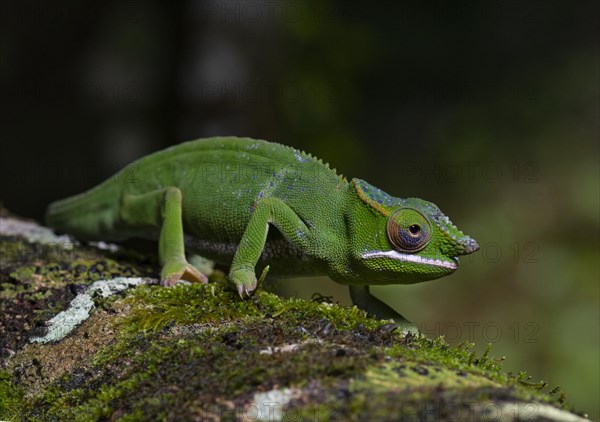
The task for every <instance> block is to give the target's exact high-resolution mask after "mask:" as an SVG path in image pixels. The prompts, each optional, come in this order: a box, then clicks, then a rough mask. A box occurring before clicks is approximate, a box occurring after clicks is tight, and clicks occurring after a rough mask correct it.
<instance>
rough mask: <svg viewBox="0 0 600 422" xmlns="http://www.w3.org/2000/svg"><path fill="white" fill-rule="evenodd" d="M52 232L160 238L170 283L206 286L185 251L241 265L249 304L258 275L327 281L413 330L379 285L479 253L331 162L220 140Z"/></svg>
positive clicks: (111, 187)
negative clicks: (376, 292) (373, 290)
mask: <svg viewBox="0 0 600 422" xmlns="http://www.w3.org/2000/svg"><path fill="white" fill-rule="evenodd" d="M46 222H47V224H48V225H49V226H50V227H53V228H55V229H56V230H57V231H61V232H67V233H71V234H73V235H75V236H76V237H78V238H80V239H83V240H105V241H120V240H125V239H127V238H133V237H137V238H145V239H152V240H158V252H159V261H160V265H161V268H162V269H161V284H162V285H163V286H171V285H173V284H175V283H176V282H177V281H178V280H179V279H185V280H188V281H192V282H202V283H205V282H206V281H207V277H206V276H205V275H204V274H202V273H201V272H199V271H198V270H197V269H196V268H194V267H193V266H192V265H190V264H189V263H188V260H187V259H186V255H185V252H186V251H187V252H188V253H195V254H199V255H201V256H203V257H205V258H208V259H211V260H213V261H215V262H218V263H221V264H227V265H230V266H231V269H230V272H229V280H230V282H232V283H233V284H234V285H235V286H236V287H237V290H238V292H239V294H240V296H241V297H242V298H245V297H249V296H250V295H251V294H252V293H253V291H254V290H255V289H256V286H257V277H256V270H257V269H258V270H259V272H260V273H261V274H262V276H261V279H262V278H263V277H264V276H265V275H266V272H267V271H269V274H270V275H272V276H275V277H286V276H311V275H328V276H329V277H331V278H332V279H333V280H334V281H336V282H338V283H341V284H346V285H349V286H350V295H351V298H352V301H353V302H354V304H356V305H357V306H358V307H360V308H362V309H364V310H366V311H367V312H370V313H372V314H375V315H376V316H378V317H379V318H386V319H387V318H392V319H395V320H396V321H397V322H398V323H399V324H409V323H408V321H406V320H405V319H404V318H402V317H401V316H400V315H399V314H398V313H396V312H395V311H394V310H393V309H392V308H391V307H389V306H388V305H386V304H385V303H384V302H382V301H380V300H379V299H377V298H375V297H374V296H372V295H371V294H370V293H369V285H381V284H409V283H417V282H421V281H425V280H431V279H435V278H439V277H442V276H445V275H448V274H450V273H452V272H454V271H455V270H456V269H457V268H458V258H457V256H459V255H465V254H470V253H472V252H474V251H476V250H478V249H479V246H478V244H477V242H476V241H475V240H473V239H471V238H470V237H468V236H465V235H464V234H463V233H462V232H461V231H459V230H458V229H457V228H456V227H455V226H454V225H453V224H452V223H451V222H450V220H449V219H448V217H446V216H445V215H444V214H443V213H442V212H441V211H440V210H439V209H438V207H437V206H435V205H434V204H432V203H430V202H427V201H424V200H421V199H418V198H407V199H401V198H395V197H393V196H390V195H388V194H386V193H385V192H383V191H381V190H380V189H378V188H376V187H374V186H372V185H370V184H368V183H367V182H365V181H363V180H360V179H352V180H350V181H348V180H347V179H346V178H344V177H343V176H341V175H338V174H337V173H336V171H335V170H333V169H330V168H329V166H328V165H327V164H325V163H323V162H322V161H321V160H318V159H316V158H314V157H313V156H311V155H309V154H306V153H304V152H302V151H299V150H296V149H293V148H291V147H287V146H284V145H280V144H276V143H271V142H267V141H262V140H255V139H250V138H236V137H216V138H208V139H199V140H195V141H190V142H185V143H182V144H179V145H175V146H173V147H170V148H167V149H165V150H162V151H159V152H156V153H154V154H151V155H148V156H146V157H143V158H141V159H139V160H137V161H135V162H133V163H131V164H129V165H128V166H126V167H125V168H124V169H122V170H121V171H119V172H118V173H117V174H116V175H115V176H113V177H112V178H110V179H108V180H106V181H105V182H103V183H101V184H100V185H98V186H96V187H94V188H92V189H91V190H89V191H87V192H84V193H82V194H79V195H76V196H73V197H70V198H67V199H63V200H60V201H57V202H54V203H52V204H51V205H50V206H49V207H48V210H47V214H46Z"/></svg>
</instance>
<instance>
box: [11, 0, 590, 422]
mask: <svg viewBox="0 0 600 422" xmlns="http://www.w3.org/2000/svg"><path fill="white" fill-rule="evenodd" d="M598 22H600V15H599V2H597V1H550V0H543V1H512V0H507V1H486V0H484V1H465V2H438V1H395V2H391V1H390V2H380V3H375V2H372V3H367V2H348V1H302V0H292V1H289V2H283V1H277V0H265V1H258V0H256V1H255V0H248V1H187V2H172V4H169V5H167V3H166V2H164V3H163V2H157V1H141V0H136V1H108V0H106V1H95V2H72V1H54V0H47V1H41V0H40V1H17V0H14V1H2V3H1V7H0V105H1V107H2V112H1V113H0V142H1V155H0V200H2V201H3V203H4V206H6V207H7V208H8V209H9V210H11V211H13V212H14V213H17V214H21V215H24V216H28V217H32V218H35V219H38V220H39V219H41V218H42V216H43V212H44V209H45V207H46V205H47V204H48V203H49V202H51V201H53V200H56V199H58V198H61V197H65V196H68V195H72V194H75V193H78V192H80V191H82V190H85V189H87V188H89V187H91V186H93V185H94V184H96V183H98V182H100V181H102V180H103V179H104V178H106V177H108V176H110V175H111V174H113V173H114V172H115V171H117V170H118V169H119V168H121V167H122V166H123V165H125V164H126V163H128V162H130V161H132V160H134V159H136V158H138V157H140V156H143V155H145V154H148V153H150V152H152V151H155V150H158V149H162V148H164V147H166V146H169V145H173V144H176V143H179V142H182V141H184V140H189V139H194V138H199V137H207V136H212V135H243V136H251V137H256V138H262V139H267V140H272V141H278V142H281V143H285V144H287V145H292V146H294V147H298V148H301V149H304V150H307V151H310V152H312V153H314V154H316V155H318V156H319V157H322V158H324V159H325V160H327V161H329V162H330V163H331V164H332V165H333V166H334V167H336V168H338V169H339V170H340V171H341V172H342V173H344V174H345V175H347V176H349V177H360V178H363V179H365V180H368V181H369V182H371V183H373V184H375V185H377V186H378V187H381V188H382V189H384V190H386V191H387V192H389V193H391V194H394V195H396V196H401V197H405V196H418V197H422V198H424V199H428V200H430V201H432V202H434V203H436V204H437V205H438V206H440V208H441V209H442V210H444V211H445V213H446V214H447V215H449V216H450V218H451V219H452V220H453V222H454V223H455V224H456V225H458V226H459V228H461V229H462V230H463V231H464V232H465V233H468V234H469V235H472V236H473V237H475V238H476V239H477V240H479V242H480V243H481V245H482V250H481V251H480V252H479V253H478V254H477V255H475V256H473V257H472V258H466V259H463V265H462V268H461V269H460V270H459V271H458V272H457V273H456V274H454V275H452V276H451V277H448V278H443V279H440V280H437V281H432V282H429V283H423V284H420V285H414V286H390V287H381V288H376V289H374V291H375V293H376V294H378V295H379V296H381V297H385V298H386V300H387V301H388V302H389V303H391V304H392V305H394V306H395V307H396V308H397V309H399V310H400V312H401V313H403V314H404V315H405V316H406V317H408V318H409V319H411V320H413V321H415V322H416V323H417V324H418V325H419V326H420V327H421V329H422V330H423V331H424V332H425V333H427V334H428V335H430V336H435V335H445V336H446V338H447V340H448V341H449V342H451V343H453V344H455V343H460V342H463V341H469V342H475V343H476V349H477V350H479V351H482V350H483V349H484V348H485V347H486V345H487V343H492V344H493V345H494V348H493V351H494V352H493V353H494V354H495V355H497V356H506V360H505V363H504V366H505V368H506V369H507V370H510V371H513V372H516V371H518V370H526V371H527V372H528V373H529V374H530V375H532V377H533V380H534V381H536V380H539V379H544V380H546V381H548V382H549V384H550V386H551V387H554V386H556V385H559V386H560V387H562V389H563V390H564V391H565V392H566V394H567V400H568V401H569V402H570V403H572V404H574V405H575V406H576V408H577V409H579V410H582V411H585V412H587V413H589V414H590V416H592V417H595V418H597V417H599V416H600V411H599V407H598V397H599V395H600V393H599V378H600V369H599V363H598V362H599V354H600V352H599V330H600V328H599V320H600V315H599V280H600V274H599V272H600V264H599V261H600V259H599V243H598V242H599V241H598V233H599V195H600V193H599V182H598V181H599V177H600V175H599V160H600V153H599V141H600V139H599V115H600V110H599V107H600V100H599V99H600V93H599V78H600V76H599V54H600V52H599V38H600V34H599V32H598V27H599V26H598ZM281 284H282V288H283V289H286V290H287V291H288V293H289V294H298V295H300V296H303V297H310V295H311V294H312V293H314V292H317V291H318V292H321V293H322V294H334V295H335V297H336V299H337V300H339V301H340V302H342V303H349V302H348V297H347V293H346V290H345V288H342V287H340V286H337V285H335V284H334V283H332V282H329V281H327V280H326V279H317V280H314V279H313V280H310V281H307V280H293V281H286V282H285V283H281Z"/></svg>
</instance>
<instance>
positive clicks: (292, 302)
mask: <svg viewBox="0 0 600 422" xmlns="http://www.w3.org/2000/svg"><path fill="white" fill-rule="evenodd" d="M127 303H129V304H130V305H131V306H132V307H133V310H132V313H131V317H130V318H129V319H128V321H127V323H128V324H129V325H132V326H134V327H135V328H136V329H139V330H142V331H159V330H161V329H163V328H164V327H165V326H167V325H168V324H176V325H186V324H192V323H196V324H202V323H217V322H220V321H236V320H240V319H244V318H251V317H264V316H268V317H270V318H273V319H278V318H279V319H286V320H287V321H288V323H289V324H291V325H297V324H300V323H302V321H304V320H305V319H312V318H320V319H326V320H327V321H328V322H330V323H331V324H332V325H333V326H335V328H337V329H341V330H350V329H352V328H354V327H356V325H358V324H362V325H363V326H365V327H367V328H376V327H378V326H381V325H383V324H382V323H381V322H380V321H376V320H374V319H372V318H369V317H368V316H367V315H366V313H365V312H364V311H362V310H360V309H358V308H356V307H352V308H342V307H340V306H337V305H333V304H330V303H325V302H317V301H311V302H308V301H305V300H301V299H287V300H284V299H282V298H280V297H279V296H277V295H274V294H271V293H267V292H264V291H259V292H257V294H256V295H255V296H254V297H253V298H252V300H248V301H241V300H239V298H238V297H237V293H234V292H233V291H230V290H227V289H226V288H223V287H221V286H219V285H214V284H209V285H198V284H196V285H191V286H184V285H177V286H175V287H173V288H170V289H164V288H161V287H158V286H142V287H140V288H138V289H136V290H135V292H134V293H133V294H132V295H131V296H130V297H129V298H128V299H127Z"/></svg>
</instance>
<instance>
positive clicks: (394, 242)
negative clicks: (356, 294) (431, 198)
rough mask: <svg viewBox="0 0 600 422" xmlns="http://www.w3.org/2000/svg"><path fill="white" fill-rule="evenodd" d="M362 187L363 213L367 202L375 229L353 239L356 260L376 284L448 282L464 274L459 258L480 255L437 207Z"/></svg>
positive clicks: (477, 247) (360, 186) (365, 227)
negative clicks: (442, 279) (451, 276)
mask: <svg viewBox="0 0 600 422" xmlns="http://www.w3.org/2000/svg"><path fill="white" fill-rule="evenodd" d="M359 182H361V184H360V185H357V186H358V187H357V190H358V189H360V190H359V197H361V196H362V198H360V199H361V201H360V202H362V205H361V208H364V205H365V202H366V205H368V207H367V208H368V209H369V208H370V211H371V212H370V216H369V217H367V218H368V220H370V221H371V224H363V225H362V228H361V230H360V232H361V233H360V234H358V236H357V235H355V236H353V238H354V239H353V242H352V243H354V245H353V249H354V250H355V254H354V256H355V257H356V260H355V262H356V263H357V264H358V265H360V266H361V267H362V270H361V271H360V272H362V273H368V274H369V279H370V280H373V281H375V283H377V284H410V283H418V282H420V281H426V280H432V279H435V278H439V277H443V276H445V275H448V274H450V273H452V272H454V271H455V270H456V269H457V268H458V256H460V255H467V254H470V253H473V252H475V251H477V250H478V249H479V245H478V244H477V242H476V241H475V240H474V239H472V238H470V237H469V236H466V235H465V234H463V233H462V232H461V231H460V230H458V228H456V226H454V225H453V224H452V223H451V222H450V220H449V219H448V217H446V216H445V215H444V214H443V213H442V212H441V211H440V209H439V208H438V207H437V206H435V205H434V204H432V203H430V202H427V201H424V200H422V199H418V198H408V199H400V198H394V197H391V196H389V195H387V194H385V193H384V192H382V191H379V190H377V191H375V192H373V191H371V190H370V189H371V187H370V185H369V186H365V184H366V182H363V181H359ZM355 184H356V182H355ZM375 189H376V188H375ZM373 211H377V212H375V213H373ZM365 217H366V215H365V214H363V223H364V221H365V220H364V218H365ZM367 227H368V229H367ZM365 229H366V230H365ZM369 232H370V233H369ZM359 238H360V240H359ZM361 245H362V247H361Z"/></svg>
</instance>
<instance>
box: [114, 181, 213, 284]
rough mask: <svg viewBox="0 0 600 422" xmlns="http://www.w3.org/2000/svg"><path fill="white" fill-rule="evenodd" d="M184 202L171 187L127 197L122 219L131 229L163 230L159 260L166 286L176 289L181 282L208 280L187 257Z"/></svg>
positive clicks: (122, 207) (175, 189) (160, 238)
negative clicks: (182, 210)
mask: <svg viewBox="0 0 600 422" xmlns="http://www.w3.org/2000/svg"><path fill="white" fill-rule="evenodd" d="M181 201H182V196H181V191H180V190H179V189H178V188H176V187H167V188H164V189H159V190H156V191H152V192H148V193H145V194H142V195H125V196H124V197H123V201H122V203H121V219H122V220H123V222H124V223H125V224H126V225H127V226H131V227H152V228H159V229H160V234H159V238H158V258H159V262H160V265H161V268H162V269H161V272H160V279H161V280H160V284H161V285H162V286H172V285H174V284H175V283H177V281H178V280H179V279H185V280H188V281H192V282H198V283H206V282H207V281H208V280H207V278H206V276H205V275H204V274H202V273H201V272H199V271H198V270H197V269H196V268H194V267H193V266H192V265H190V264H189V263H188V262H187V260H186V258H185V248H184V242H183V222H182V216H181Z"/></svg>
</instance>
